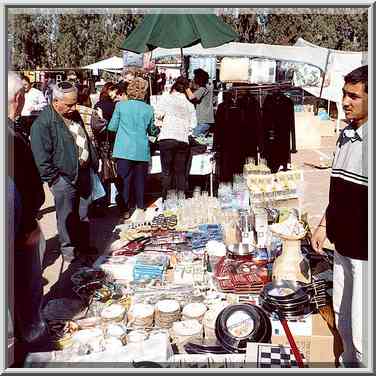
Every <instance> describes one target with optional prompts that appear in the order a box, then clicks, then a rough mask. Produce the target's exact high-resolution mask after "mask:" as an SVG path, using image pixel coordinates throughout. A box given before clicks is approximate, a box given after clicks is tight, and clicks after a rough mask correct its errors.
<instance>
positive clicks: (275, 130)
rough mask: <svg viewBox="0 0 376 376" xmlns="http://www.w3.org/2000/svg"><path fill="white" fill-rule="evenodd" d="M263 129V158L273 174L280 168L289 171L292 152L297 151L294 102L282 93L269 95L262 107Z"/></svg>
mask: <svg viewBox="0 0 376 376" xmlns="http://www.w3.org/2000/svg"><path fill="white" fill-rule="evenodd" d="M262 128H263V136H264V137H263V138H264V140H263V145H262V146H261V147H260V154H261V157H263V158H266V160H267V165H268V167H269V168H270V169H271V172H272V173H275V172H277V171H278V169H279V167H280V166H283V168H284V169H287V164H288V163H290V162H291V150H295V117H294V103H293V101H292V100H291V99H289V98H287V97H286V96H285V95H283V94H280V93H277V94H270V95H268V96H267V97H266V98H265V101H264V103H263V107H262ZM290 140H291V142H290Z"/></svg>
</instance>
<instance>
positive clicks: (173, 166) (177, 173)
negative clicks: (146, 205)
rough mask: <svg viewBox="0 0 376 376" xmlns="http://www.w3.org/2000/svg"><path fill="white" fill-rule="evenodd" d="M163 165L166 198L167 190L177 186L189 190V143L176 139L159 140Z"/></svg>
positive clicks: (163, 184)
mask: <svg viewBox="0 0 376 376" xmlns="http://www.w3.org/2000/svg"><path fill="white" fill-rule="evenodd" d="M159 150H160V153H161V166H162V197H163V199H166V196H167V191H168V190H169V189H172V188H173V186H174V181H175V186H176V190H178V191H183V192H186V191H187V174H186V166H187V160H188V155H189V144H187V143H186V142H181V141H176V140H170V139H168V140H161V141H159Z"/></svg>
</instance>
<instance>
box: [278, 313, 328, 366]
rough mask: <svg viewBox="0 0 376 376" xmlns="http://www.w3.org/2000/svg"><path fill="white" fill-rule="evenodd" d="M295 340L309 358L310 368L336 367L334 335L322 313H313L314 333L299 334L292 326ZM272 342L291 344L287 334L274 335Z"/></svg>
mask: <svg viewBox="0 0 376 376" xmlns="http://www.w3.org/2000/svg"><path fill="white" fill-rule="evenodd" d="M290 331H291V333H292V335H293V336H294V340H295V343H296V345H297V346H298V348H299V349H300V351H301V352H302V354H304V357H305V358H306V359H307V361H308V363H309V367H310V368H334V367H335V355H334V337H333V335H332V332H331V331H330V329H329V327H328V324H327V323H326V322H325V320H324V319H323V318H322V317H321V315H320V314H315V315H312V335H311V336H297V335H294V332H293V330H292V329H291V328H290ZM272 343H273V344H278V345H289V341H288V339H287V337H286V336H285V335H283V336H275V335H273V336H272Z"/></svg>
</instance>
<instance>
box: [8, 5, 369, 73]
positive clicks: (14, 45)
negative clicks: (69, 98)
mask: <svg viewBox="0 0 376 376" xmlns="http://www.w3.org/2000/svg"><path fill="white" fill-rule="evenodd" d="M243 11H244V10H243ZM220 17H221V18H222V19H223V20H224V21H225V22H226V23H228V24H229V25H231V26H232V27H233V28H234V29H235V30H236V31H237V32H238V33H239V35H240V42H247V43H268V44H290V45H291V44H293V43H295V41H296V39H297V38H298V37H302V38H304V39H306V40H307V41H309V42H312V43H314V44H317V45H320V46H322V47H327V48H333V49H340V50H352V51H364V50H367V48H368V43H367V41H368V33H367V27H368V23H367V14H366V13H363V14H341V13H336V14H317V13H314V12H313V13H312V12H311V13H301V14H295V13H284V14H278V13H273V14H267V13H265V12H263V13H259V14H257V13H256V12H254V13H253V14H246V13H245V12H240V13H239V14H237V15H231V14H223V15H221V16H220ZM141 20H142V15H140V14H135V13H134V12H123V13H121V12H114V10H113V9H111V8H108V9H102V11H101V12H100V13H99V12H95V11H93V12H90V11H87V12H85V13H83V12H74V13H72V14H69V13H63V14H62V13H60V14H59V13H53V12H52V13H48V12H45V13H43V12H39V13H30V14H26V13H25V14H22V13H12V14H8V47H9V48H8V50H9V52H10V61H9V63H10V65H12V66H13V67H14V68H15V69H37V68H77V67H82V66H85V65H88V64H91V63H93V62H95V61H98V60H100V59H105V58H107V57H110V56H114V55H117V56H121V50H120V49H119V47H120V45H121V43H122V42H123V41H124V39H125V38H126V37H127V35H129V34H130V33H131V32H132V30H133V29H134V28H135V27H136V26H137V24H138V23H139V22H140V21H141ZM260 20H261V21H260Z"/></svg>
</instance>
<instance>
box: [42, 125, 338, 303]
mask: <svg viewBox="0 0 376 376" xmlns="http://www.w3.org/2000/svg"><path fill="white" fill-rule="evenodd" d="M334 128H335V126H334V122H333V130H334ZM322 133H323V134H326V135H327V134H328V131H327V129H326V131H325V132H322ZM329 133H330V132H329ZM335 141H336V136H335V133H334V131H333V135H332V136H325V137H321V146H320V148H318V149H314V150H313V149H307V150H299V145H297V147H298V153H296V154H292V163H293V165H295V166H297V167H300V168H301V169H302V170H303V171H304V199H303V204H302V207H303V210H305V211H307V213H308V215H309V216H308V221H309V223H310V225H311V228H314V227H315V226H316V225H317V224H318V222H319V221H320V218H321V216H322V213H323V212H324V210H325V208H326V205H327V202H328V189H329V176H330V169H317V168H314V167H311V166H307V165H306V164H305V163H312V164H318V162H319V160H320V156H323V155H327V156H331V155H332V154H333V152H334V147H335ZM45 192H46V201H45V204H44V206H43V207H42V210H41V219H40V224H41V227H42V230H43V233H44V235H45V238H46V257H45V267H44V277H45V278H46V280H47V281H48V283H47V284H46V285H45V286H44V293H45V299H46V300H45V301H47V300H49V299H50V298H53V297H63V296H69V295H71V294H73V293H72V292H71V288H70V286H71V284H70V275H71V274H72V273H73V272H74V271H75V268H74V267H73V266H71V267H69V268H68V269H66V270H61V269H62V259H61V257H58V254H57V250H58V240H57V230H56V217H55V208H54V203H53V197H52V195H51V193H50V191H49V189H48V187H47V186H46V187H45ZM117 222H118V212H117V208H116V207H114V208H110V209H109V211H108V213H107V215H106V216H105V217H103V218H93V219H92V220H91V230H92V231H91V233H92V245H94V246H96V247H97V248H98V249H99V250H101V251H104V250H105V248H106V247H107V245H108V244H109V242H110V241H111V237H112V230H113V228H114V226H115V225H116V224H117ZM72 296H73V295H72Z"/></svg>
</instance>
